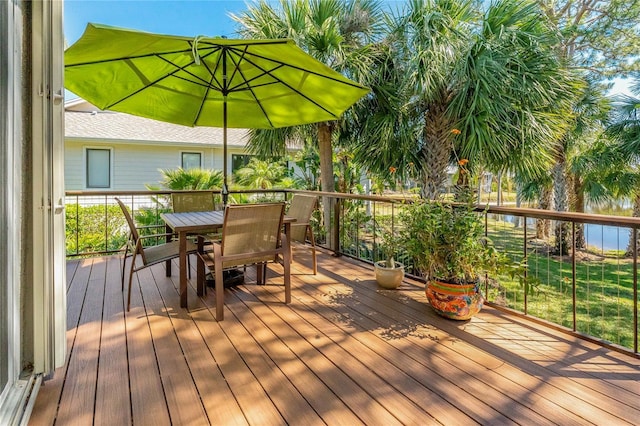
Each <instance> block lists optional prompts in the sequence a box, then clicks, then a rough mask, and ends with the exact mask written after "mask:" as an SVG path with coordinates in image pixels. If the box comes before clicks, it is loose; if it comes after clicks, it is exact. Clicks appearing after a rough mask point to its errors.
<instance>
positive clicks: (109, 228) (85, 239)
mask: <svg viewBox="0 0 640 426" xmlns="http://www.w3.org/2000/svg"><path fill="white" fill-rule="evenodd" d="M65 214H66V222H65V234H66V235H65V236H66V239H65V241H66V252H67V255H75V254H82V253H91V252H108V251H117V250H120V249H121V248H122V247H123V246H124V244H125V243H126V241H127V235H128V232H129V228H128V226H127V223H126V220H125V218H124V216H123V215H122V211H121V210H120V207H119V206H117V205H116V206H105V205H102V204H100V205H94V206H78V205H77V204H67V205H66V206H65Z"/></svg>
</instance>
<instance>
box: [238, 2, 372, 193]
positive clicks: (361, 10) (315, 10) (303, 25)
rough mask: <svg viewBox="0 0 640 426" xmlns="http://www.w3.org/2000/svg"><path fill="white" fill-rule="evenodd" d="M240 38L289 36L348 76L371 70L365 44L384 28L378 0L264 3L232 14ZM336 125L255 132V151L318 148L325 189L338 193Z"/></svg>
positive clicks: (331, 123) (326, 124)
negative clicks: (294, 145) (305, 143)
mask: <svg viewBox="0 0 640 426" xmlns="http://www.w3.org/2000/svg"><path fill="white" fill-rule="evenodd" d="M231 17H232V19H234V20H235V21H236V22H238V23H239V24H240V28H239V30H238V32H239V34H241V35H242V36H244V37H249V38H290V39H292V40H294V41H295V42H296V43H297V44H298V45H299V46H300V47H301V48H302V49H304V50H305V51H306V52H307V53H309V54H310V55H311V56H313V57H314V58H316V59H318V60H319V61H321V62H323V63H325V64H327V65H328V66H329V67H331V68H333V69H336V70H338V71H340V72H343V73H345V74H347V75H349V76H350V75H359V74H361V73H357V72H355V70H357V69H366V68H367V67H368V59H367V58H368V55H367V54H366V53H367V50H366V48H365V47H366V45H367V44H368V43H369V41H371V40H373V39H375V38H376V37H377V36H378V34H379V31H380V29H381V28H382V27H381V25H380V22H381V17H382V9H381V6H380V2H379V1H377V0H351V1H343V0H311V1H306V0H294V1H290V0H280V3H279V6H277V7H274V6H273V5H272V2H268V1H266V0H260V1H258V2H255V3H253V4H251V5H249V6H248V9H247V10H246V11H245V12H242V13H241V14H239V15H231ZM336 128H337V123H336V122H325V123H319V124H316V125H312V126H301V127H297V128H290V129H276V130H269V129H268V130H262V129H259V130H255V131H252V132H251V137H250V141H249V147H250V150H251V151H252V152H253V153H256V154H259V155H261V156H264V155H265V154H267V155H274V154H276V153H281V152H282V151H283V149H284V144H285V142H286V141H292V140H293V141H301V140H305V139H306V138H307V137H308V136H309V135H310V134H312V135H313V139H314V140H315V141H316V142H317V144H318V150H319V155H320V175H321V188H322V190H323V191H326V192H332V191H334V174H333V163H332V157H333V150H332V139H333V133H334V130H336Z"/></svg>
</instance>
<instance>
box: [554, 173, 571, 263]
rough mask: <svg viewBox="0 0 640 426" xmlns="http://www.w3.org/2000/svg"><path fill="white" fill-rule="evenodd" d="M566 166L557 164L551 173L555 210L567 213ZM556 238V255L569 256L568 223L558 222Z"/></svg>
mask: <svg viewBox="0 0 640 426" xmlns="http://www.w3.org/2000/svg"><path fill="white" fill-rule="evenodd" d="M564 164H565V163H564V161H558V162H556V164H555V165H554V166H553V169H552V171H551V173H552V175H553V204H554V210H555V211H557V212H566V211H568V207H569V198H568V194H567V176H566V174H565V170H564ZM555 236H556V241H555V247H554V253H555V254H557V255H561V256H564V255H567V254H569V241H568V238H569V224H568V223H567V222H562V221H557V222H556V229H555Z"/></svg>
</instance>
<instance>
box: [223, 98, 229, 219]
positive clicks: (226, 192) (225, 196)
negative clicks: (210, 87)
mask: <svg viewBox="0 0 640 426" xmlns="http://www.w3.org/2000/svg"><path fill="white" fill-rule="evenodd" d="M222 157H223V158H222V204H223V205H224V206H226V205H227V202H228V201H229V187H227V97H226V96H225V97H224V101H223V104H222Z"/></svg>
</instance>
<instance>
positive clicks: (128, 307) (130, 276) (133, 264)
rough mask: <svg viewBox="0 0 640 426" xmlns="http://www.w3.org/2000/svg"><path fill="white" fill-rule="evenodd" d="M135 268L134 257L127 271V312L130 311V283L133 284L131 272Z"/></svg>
mask: <svg viewBox="0 0 640 426" xmlns="http://www.w3.org/2000/svg"><path fill="white" fill-rule="evenodd" d="M134 266H135V257H134V259H132V262H131V271H129V290H128V292H127V312H129V310H130V309H131V283H132V282H133V272H134Z"/></svg>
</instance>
